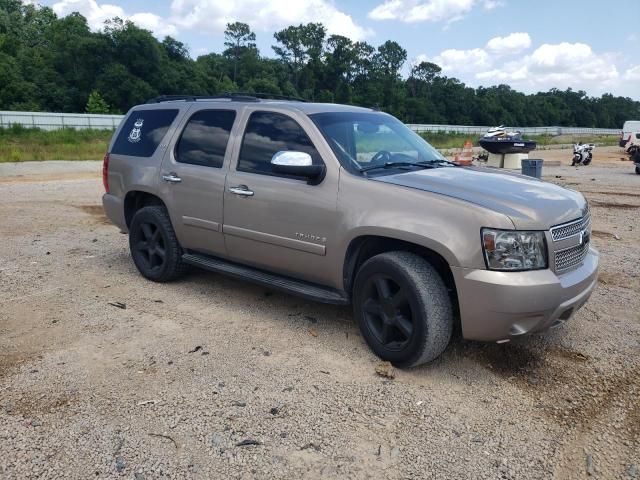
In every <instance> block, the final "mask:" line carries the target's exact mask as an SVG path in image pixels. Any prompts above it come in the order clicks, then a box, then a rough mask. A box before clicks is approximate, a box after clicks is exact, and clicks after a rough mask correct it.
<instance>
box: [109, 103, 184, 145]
mask: <svg viewBox="0 0 640 480" xmlns="http://www.w3.org/2000/svg"><path fill="white" fill-rule="evenodd" d="M177 115H178V110H177V109H166V110H156V109H153V110H135V111H133V112H131V114H130V115H129V116H128V117H127V119H126V120H125V123H124V125H123V126H122V129H121V130H120V133H119V134H118V138H117V139H116V141H115V143H114V144H113V148H112V149H111V153H115V154H117V155H131V156H134V157H150V156H152V155H153V152H155V151H156V148H158V145H160V142H162V139H163V138H164V137H165V135H166V134H167V131H168V130H169V127H171V124H172V123H173V121H174V120H175V118H176V116H177Z"/></svg>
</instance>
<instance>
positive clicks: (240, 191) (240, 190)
mask: <svg viewBox="0 0 640 480" xmlns="http://www.w3.org/2000/svg"><path fill="white" fill-rule="evenodd" d="M229 191H230V192H231V193H235V194H236V195H241V196H243V197H253V191H252V190H249V188H248V187H247V186H246V185H238V186H237V187H229Z"/></svg>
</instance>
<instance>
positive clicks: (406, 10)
mask: <svg viewBox="0 0 640 480" xmlns="http://www.w3.org/2000/svg"><path fill="white" fill-rule="evenodd" d="M477 4H481V5H482V6H483V7H484V8H485V9H486V10H492V9H494V8H496V7H499V6H501V5H503V2H502V1H501V0H482V1H478V0H385V1H384V2H383V3H381V4H379V5H378V6H376V7H375V8H374V9H373V10H371V11H370V12H369V14H368V16H369V18H371V19H372V20H400V21H401V22H406V23H413V22H442V21H444V22H446V23H451V22H455V21H457V20H460V19H461V18H463V17H464V16H465V15H466V14H468V13H469V12H470V11H471V10H472V9H473V7H474V6H476V5H477Z"/></svg>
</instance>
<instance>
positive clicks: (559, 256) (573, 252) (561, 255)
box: [556, 243, 589, 272]
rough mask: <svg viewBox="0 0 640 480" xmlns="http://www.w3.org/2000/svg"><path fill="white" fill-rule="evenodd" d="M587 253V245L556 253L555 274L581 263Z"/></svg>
mask: <svg viewBox="0 0 640 480" xmlns="http://www.w3.org/2000/svg"><path fill="white" fill-rule="evenodd" d="M588 252H589V244H588V243H583V244H581V245H576V246H575V247H571V248H566V249H564V250H560V251H559V252H556V272H563V271H565V270H569V269H570V268H572V267H575V266H576V265H579V264H580V263H582V262H583V260H584V258H585V257H586V256H587V253H588Z"/></svg>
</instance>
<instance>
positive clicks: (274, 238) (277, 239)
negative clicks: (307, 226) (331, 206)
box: [222, 225, 327, 256]
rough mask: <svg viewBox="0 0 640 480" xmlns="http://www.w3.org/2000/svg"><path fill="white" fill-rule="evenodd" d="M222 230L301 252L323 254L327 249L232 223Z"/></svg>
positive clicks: (227, 233) (226, 233) (315, 244)
mask: <svg viewBox="0 0 640 480" xmlns="http://www.w3.org/2000/svg"><path fill="white" fill-rule="evenodd" d="M222 231H223V232H224V234H225V235H231V236H233V237H240V238H246V239H249V240H254V241H256V242H263V243H269V244H271V245H278V246H279V247H285V248H291V249H293V250H300V251H301V252H307V253H313V254H314V255H321V256H322V255H325V254H326V251H327V248H326V247H325V246H324V245H319V244H317V243H311V242H305V241H302V240H296V239H295V238H287V237H281V236H279V235H272V234H270V233H264V232H257V231H255V230H249V229H247V228H241V227H234V226H233V225H223V227H222Z"/></svg>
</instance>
